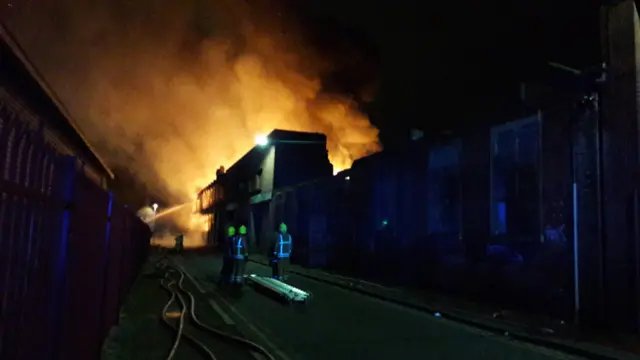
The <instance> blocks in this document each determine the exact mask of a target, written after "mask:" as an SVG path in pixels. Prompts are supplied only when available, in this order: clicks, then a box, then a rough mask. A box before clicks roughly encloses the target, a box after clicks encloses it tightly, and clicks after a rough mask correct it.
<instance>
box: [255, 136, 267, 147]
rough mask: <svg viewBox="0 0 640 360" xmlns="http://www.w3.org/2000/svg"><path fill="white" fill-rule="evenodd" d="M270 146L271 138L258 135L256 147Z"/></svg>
mask: <svg viewBox="0 0 640 360" xmlns="http://www.w3.org/2000/svg"><path fill="white" fill-rule="evenodd" d="M267 144H269V138H267V137H266V136H264V135H258V136H256V145H258V146H265V145H267Z"/></svg>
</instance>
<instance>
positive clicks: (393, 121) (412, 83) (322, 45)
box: [0, 0, 600, 182]
mask: <svg viewBox="0 0 640 360" xmlns="http://www.w3.org/2000/svg"><path fill="white" fill-rule="evenodd" d="M219 1H220V2H223V1H222V0H219ZM237 1H238V2H240V1H245V2H246V3H248V4H252V3H260V6H263V7H264V6H266V5H265V4H266V3H267V2H268V1H270V0H237ZM273 1H284V2H286V4H287V5H288V7H289V8H290V9H293V10H295V11H294V13H295V14H297V16H295V17H296V18H297V20H298V22H299V23H301V24H302V29H303V30H302V32H303V33H304V35H305V36H306V38H307V40H309V44H311V45H312V47H314V48H316V49H319V50H320V51H321V52H322V53H323V54H329V55H330V57H331V58H332V59H333V67H332V70H333V71H330V72H325V73H324V75H323V79H322V80H323V81H322V84H323V89H325V90H328V91H334V92H339V93H347V94H351V95H353V97H355V98H362V97H366V96H364V95H365V93H366V94H369V93H370V91H364V90H371V89H375V88H376V87H375V86H374V85H376V83H377V85H378V86H377V89H378V91H377V92H376V94H375V100H374V101H373V102H371V103H369V104H366V105H364V109H366V111H367V112H368V114H369V115H370V118H371V120H372V122H373V123H374V124H375V125H376V126H378V127H379V128H380V129H381V135H380V137H381V139H382V141H383V144H384V145H385V146H388V145H389V144H392V143H394V142H402V141H404V140H405V139H406V138H407V133H408V129H409V128H410V127H412V126H413V127H419V128H422V129H425V130H430V129H434V130H437V129H442V128H450V127H451V126H455V125H456V124H457V125H464V124H467V123H469V122H473V121H474V119H476V118H477V117H478V116H477V114H480V113H483V112H486V111H487V109H488V108H492V107H493V108H495V107H496V106H497V105H496V104H498V103H499V102H498V99H499V98H502V99H504V98H513V99H517V96H518V86H517V84H518V82H519V81H521V80H526V81H529V80H533V79H535V80H538V79H541V78H544V76H546V75H547V72H548V68H547V66H546V65H545V63H546V62H547V61H555V62H559V63H563V64H566V65H569V66H571V67H575V68H582V67H585V66H593V65H596V64H598V63H599V62H600V59H599V52H600V49H599V24H598V3H597V2H595V1H590V0H582V1H580V0H566V1H552V0H537V1H535V0H520V1H495V0H488V1H466V0H465V1H443V2H424V1H408V0H376V1H370V0H349V1H344V0H305V1H302V0H273ZM96 2H99V1H97V0H96ZM51 3H65V4H67V5H65V6H67V7H68V6H72V8H78V9H79V10H78V13H85V12H92V13H93V16H99V15H96V12H99V11H100V10H96V7H95V6H91V5H90V2H89V1H86V2H80V1H79V2H78V3H75V2H73V1H69V0H42V2H40V1H36V0H0V4H2V7H1V8H0V9H1V10H0V11H1V12H0V14H1V15H2V17H3V21H6V22H9V23H11V22H12V21H14V19H19V21H20V22H21V23H20V24H17V25H18V26H17V27H18V28H23V29H26V28H32V29H37V28H38V27H39V26H40V25H41V24H38V23H33V21H32V23H29V21H30V19H31V17H30V16H28V15H25V14H23V15H22V16H14V18H12V14H16V13H17V12H19V11H20V10H21V9H22V8H30V9H36V10H37V9H38V8H43V6H45V5H47V4H49V5H50V4H51ZM102 3H104V1H103V2H102ZM121 3H123V4H124V2H121ZM193 3H194V4H196V5H195V7H194V8H193V9H190V10H184V11H185V14H182V15H183V18H189V16H192V15H188V14H187V13H188V11H195V12H197V13H198V14H204V13H206V11H198V10H197V7H198V6H202V7H203V9H204V8H206V7H207V6H209V5H211V3H210V2H209V0H194V1H193ZM8 4H12V6H11V7H9V6H8ZM76 4H77V5H76ZM127 4H129V3H127ZM132 4H134V5H132V6H133V7H134V8H135V11H136V13H135V16H131V14H130V13H126V11H125V13H123V14H122V16H125V17H126V16H127V15H128V16H129V17H131V19H129V20H127V21H129V23H130V24H129V25H130V26H131V27H132V28H133V29H135V26H136V24H137V22H136V21H137V20H136V19H137V18H136V16H137V17H142V18H145V16H146V17H149V18H153V16H158V17H162V16H168V15H167V14H166V13H169V14H170V13H171V11H173V10H171V9H169V8H171V7H175V8H176V9H177V10H179V11H182V9H181V7H182V8H185V7H186V3H184V4H185V6H183V4H182V3H175V2H173V3H172V2H169V1H167V2H162V3H161V2H160V1H158V2H155V1H154V2H149V1H148V4H147V3H144V2H142V1H140V2H134V3H132ZM146 4H147V5H146ZM162 4H164V5H162ZM161 5H162V6H164V7H166V8H167V9H164V10H163V9H155V10H156V11H157V12H158V14H153V13H152V11H151V10H149V11H148V10H146V8H145V6H149V7H150V8H152V7H159V6H161ZM165 5H166V6H165ZM267 5H268V4H267ZM103 6H104V4H103ZM260 6H256V8H259V7H260ZM192 7H193V6H192ZM97 9H100V8H97ZM194 9H195V10H194ZM152 10H153V9H152ZM41 12H42V11H41ZM146 13H149V14H146ZM116 15H117V14H116V13H110V15H109V16H116ZM219 15H220V14H218V20H219V21H220V20H221V19H222V20H221V21H222V22H224V21H225V20H224V19H225V17H224V16H222V17H220V16H219ZM168 17H169V18H170V16H168ZM132 19H133V20H132ZM193 19H195V20H192V21H195V22H198V24H197V26H195V27H197V28H198V30H197V32H201V33H207V32H210V31H212V30H211V27H212V25H210V24H211V23H212V20H211V19H208V18H206V17H203V16H200V17H198V16H196V17H194V18H193ZM71 20H74V21H76V25H77V22H78V21H80V20H82V19H78V18H75V19H71ZM152 20H153V19H152ZM48 21H49V23H48V26H55V27H65V26H69V23H71V25H73V21H71V22H70V19H65V18H62V17H61V18H59V19H58V18H55V19H48ZM88 21H89V20H87V19H85V20H84V22H88ZM151 22H152V23H154V24H155V26H160V27H161V28H158V31H157V33H167V30H166V28H167V27H170V26H176V24H178V23H176V24H171V23H169V24H165V23H164V22H162V21H151ZM96 26H97V25H96ZM93 30H94V33H95V34H96V36H97V37H96V38H95V39H94V40H95V41H96V42H97V43H107V44H111V45H113V44H115V45H114V46H115V48H117V49H120V50H121V51H124V50H122V48H123V46H122V45H118V44H119V43H120V42H121V40H120V39H118V38H115V39H113V36H111V38H112V39H109V34H106V33H105V34H102V35H101V34H100V33H99V32H96V31H95V29H93ZM139 30H144V31H146V32H145V33H144V34H142V32H141V31H138V33H137V34H135V36H133V37H134V38H135V37H137V38H144V39H149V41H147V40H144V43H151V45H149V44H147V46H150V47H153V46H154V45H153V41H156V42H157V41H162V37H160V36H155V35H156V33H154V32H153V31H150V32H149V29H139ZM39 31H44V33H43V34H44V36H46V35H47V33H46V31H47V30H46V29H40V30H39ZM144 31H143V32H144ZM116 32H117V33H126V32H123V31H122V29H119V31H116ZM33 33H35V34H37V32H34V31H32V34H33ZM147 33H148V34H149V35H147ZM80 35H82V34H80ZM120 36H122V34H120ZM125 36H127V35H125ZM154 36H155V37H157V39H151V38H152V37H154ZM164 36H165V37H167V35H166V34H165V35H164ZM76 37H80V38H82V36H76ZM167 38H169V39H171V37H170V36H168V37H167ZM105 39H107V40H111V41H112V42H111V43H109V42H108V41H106V40H105ZM58 40H60V39H58ZM82 40H85V39H82ZM125 40H126V39H125ZM136 40H140V39H136ZM140 41H142V40H140ZM198 41H199V38H198V37H197V36H196V37H194V38H193V43H194V44H196V43H197V42H198ZM132 43H133V42H132ZM65 45H69V44H65V43H64V42H63V43H61V44H60V46H49V48H50V49H48V50H47V51H49V53H48V54H51V56H53V57H55V56H56V55H58V54H57V53H56V50H55V48H56V47H59V48H61V49H62V48H65ZM92 45H95V44H92ZM69 46H70V45H69ZM69 46H67V47H69ZM52 49H53V50H52ZM184 49H185V51H186V52H187V53H188V51H190V50H189V44H186V45H184ZM35 50H36V51H35V52H36V53H37V49H35ZM76 50H82V49H76ZM125 50H126V48H125ZM61 51H62V50H61ZM44 53H47V52H44ZM83 56H84V58H83V57H80V58H77V59H74V60H75V61H76V62H79V63H76V64H72V63H71V62H70V61H68V60H65V61H61V62H60V61H59V63H58V64H59V65H60V66H61V67H67V69H66V71H69V69H71V70H72V74H73V73H74V72H76V73H80V72H79V69H78V71H76V68H82V67H84V68H86V67H87V64H88V63H92V62H91V61H96V60H104V59H100V58H93V60H91V61H88V60H86V59H92V58H91V57H90V56H87V54H84V55H83ZM42 58H43V56H39V59H38V60H39V61H40V63H41V64H42V65H44V66H45V67H46V65H47V64H46V60H47V59H46V56H44V58H45V59H44V60H43V59H42ZM83 59H85V60H83ZM114 59H115V60H114ZM114 59H108V60H105V61H106V62H113V61H117V62H122V63H126V62H127V55H125V54H124V53H123V54H120V56H118V57H115V58H114ZM58 60H59V59H58ZM43 61H44V62H43ZM52 62H53V60H52V61H50V63H52ZM102 65H103V68H106V70H111V69H109V67H108V66H105V65H104V64H102ZM191 65H196V66H197V63H194V64H191ZM57 66H58V65H52V66H50V68H52V69H57ZM84 70H85V71H86V69H84ZM142 70H144V69H142ZM51 71H54V70H51ZM136 71H138V72H140V69H136ZM60 73H63V71H62V70H61V71H60ZM87 74H89V75H91V76H86V80H87V81H86V84H91V83H92V82H100V81H99V79H97V78H95V79H94V78H93V77H94V76H99V74H91V73H90V72H87ZM109 75H111V76H113V74H107V75H106V76H104V77H108V76H109ZM54 77H55V74H54ZM58 77H60V76H58ZM129 77H130V76H129ZM120 79H125V80H127V79H128V77H127V76H125V77H121V78H120ZM54 80H55V79H54ZM54 82H55V81H54ZM58 83H61V84H63V86H67V84H68V83H70V82H68V81H66V80H65V79H64V78H63V79H58ZM83 83H84V82H82V81H80V82H75V84H77V87H82V84H83ZM363 89H364V90H363ZM59 90H60V91H61V92H63V93H64V92H66V93H70V94H73V93H74V91H76V90H80V91H82V89H71V90H69V89H64V88H62V89H59ZM72 98H73V95H72V96H70V97H68V99H69V100H67V101H73V100H72ZM98 98H99V97H98ZM92 100H94V101H96V99H92ZM98 100H99V99H98ZM141 104H142V102H141ZM69 105H71V106H70V107H71V108H74V106H73V105H74V104H69ZM85 108H86V106H85ZM106 110H108V112H117V111H118V109H106ZM106 110H105V111H106ZM90 115H92V114H90ZM93 115H95V114H93ZM94 117H95V116H94ZM98 120H99V119H98ZM98 120H92V121H98ZM194 126H195V125H194ZM145 129H146V128H145ZM101 131H102V130H101ZM172 134H174V135H175V133H172ZM145 136H146V137H148V136H149V135H148V134H146V133H145ZM174 137H175V136H174ZM185 143H188V144H191V142H190V141H185ZM132 144H133V145H135V144H137V143H135V142H134V143H132ZM130 145H131V144H130ZM133 145H132V146H133ZM125 150H127V149H125ZM184 151H186V150H184ZM125 152H126V151H125ZM128 152H130V153H132V154H133V155H139V154H140V152H141V151H139V149H138V148H137V147H135V146H134V148H133V150H132V149H128ZM192 152H193V151H192ZM183 158H184V157H183ZM218 165H219V164H218V163H216V164H214V165H213V166H212V168H213V169H215V168H217V166H218ZM198 166H201V165H198ZM161 170H162V171H160V170H158V168H157V167H156V168H155V169H154V170H153V171H155V173H153V171H151V172H149V171H147V175H148V176H146V175H145V176H146V177H147V178H148V179H155V178H157V177H158V176H157V174H158V173H163V172H167V171H168V172H170V171H169V170H171V169H164V168H163V169H161ZM138 175H139V174H138ZM136 176H137V175H136ZM185 176H186V175H185ZM143 177H144V176H143ZM149 181H153V180H148V181H147V182H149Z"/></svg>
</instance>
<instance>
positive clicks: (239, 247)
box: [233, 236, 247, 260]
mask: <svg viewBox="0 0 640 360" xmlns="http://www.w3.org/2000/svg"><path fill="white" fill-rule="evenodd" d="M233 245H234V246H233V257H234V258H236V259H240V260H243V259H244V256H245V254H246V253H247V237H246V236H237V237H236V238H235V239H234V244H233Z"/></svg>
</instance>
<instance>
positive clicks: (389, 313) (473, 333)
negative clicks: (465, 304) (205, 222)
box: [119, 254, 580, 360]
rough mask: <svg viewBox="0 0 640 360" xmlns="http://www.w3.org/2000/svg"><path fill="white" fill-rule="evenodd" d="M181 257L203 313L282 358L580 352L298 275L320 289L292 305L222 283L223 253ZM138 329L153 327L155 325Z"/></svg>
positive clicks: (533, 357) (301, 284) (294, 279)
mask: <svg viewBox="0 0 640 360" xmlns="http://www.w3.org/2000/svg"><path fill="white" fill-rule="evenodd" d="M174 261H175V262H176V263H177V264H179V266H180V267H181V268H182V269H183V270H185V271H186V273H187V274H189V276H190V281H195V282H196V283H197V284H198V285H197V287H196V286H193V287H191V289H193V291H194V292H196V293H201V294H204V296H202V297H201V299H202V301H201V302H200V303H199V305H198V310H197V312H198V313H199V314H202V315H200V317H203V316H206V318H207V319H208V321H210V322H211V323H212V324H219V326H221V327H222V328H225V329H226V331H230V330H229V329H232V328H234V327H235V328H237V330H239V331H240V332H241V333H242V334H244V335H245V336H246V337H247V338H249V339H251V340H253V341H255V342H256V343H259V344H261V345H262V346H263V347H264V348H265V349H267V350H268V351H269V352H270V353H271V354H272V355H273V356H274V357H275V358H277V359H279V360H297V359H310V360H316V359H317V360H320V359H345V360H346V359H357V358H363V359H372V360H377V359H407V360H410V359H416V360H417V359H424V358H436V359H469V358H474V359H530V360H537V359H540V360H542V359H580V358H579V357H574V356H569V355H567V354H563V353H560V352H557V351H553V350H549V349H545V348H542V347H538V346H534V345H530V344H527V343H523V342H519V341H515V340H512V339H510V338H509V337H508V336H505V335H501V334H500V335H499V334H493V333H490V332H486V331H482V330H479V329H476V328H473V327H469V326H465V325H461V324H458V323H456V322H452V321H449V320H445V319H443V318H440V317H437V316H434V314H430V313H426V312H420V311H416V310H412V309H408V308H404V307H402V306H399V305H395V304H392V303H389V302H385V301H383V300H378V299H374V298H372V297H368V296H365V295H362V294H359V293H355V292H351V291H348V290H344V289H341V288H338V287H335V286H331V285H328V284H324V283H320V282H317V281H314V280H310V279H308V278H305V277H302V276H297V275H295V274H292V275H291V276H290V284H292V285H294V286H296V287H298V288H300V289H304V290H305V291H308V292H311V293H312V294H313V298H312V300H311V301H310V302H309V303H307V304H298V305H295V304H294V305H290V304H288V303H287V302H283V301H282V300H279V299H278V298H277V297H272V296H269V294H268V293H264V292H261V291H256V289H255V288H254V287H251V286H250V285H247V286H245V287H244V288H243V289H242V290H237V289H231V290H225V289H224V288H223V289H220V288H219V287H218V286H216V281H217V278H218V272H219V268H220V266H221V259H220V258H219V257H217V256H212V255H195V254H188V255H185V256H179V257H176V258H174ZM247 273H252V274H259V275H269V273H270V269H269V268H268V267H267V266H265V265H262V264H259V263H256V262H250V263H249V264H248V266H247ZM134 294H135V293H134ZM225 323H226V324H225ZM223 324H225V325H223ZM228 325H231V326H228ZM138 331H140V332H144V333H145V334H146V336H148V334H149V328H146V329H145V328H140V329H139V330H138ZM151 331H152V332H153V331H161V329H158V328H153V329H152V330H151ZM141 335H142V334H141ZM133 339H136V337H132V338H131V340H130V341H134V340H133ZM121 341H122V342H125V343H126V342H127V340H126V339H123V340H121ZM119 346H122V347H123V348H126V347H129V346H131V344H120V345H119ZM167 346H168V344H166V345H165V346H164V347H167ZM212 349H214V351H215V348H212ZM240 349H241V348H238V352H239V353H240V354H241V353H242V351H241V350H240ZM223 351H225V352H223V353H222V354H219V355H218V358H219V359H227V358H228V359H231V358H239V357H233V356H232V355H231V354H232V353H230V352H229V350H228V348H227V349H225V350H223ZM234 356H240V355H234ZM185 359H187V360H189V359H191V358H185Z"/></svg>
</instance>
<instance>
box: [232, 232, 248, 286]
mask: <svg viewBox="0 0 640 360" xmlns="http://www.w3.org/2000/svg"><path fill="white" fill-rule="evenodd" d="M238 233H239V235H238V236H236V237H235V238H234V244H233V245H234V246H233V275H232V276H231V283H233V284H237V285H242V284H243V283H244V269H245V264H246V261H247V259H248V258H249V252H248V248H247V227H246V226H244V225H242V226H240V228H239V229H238Z"/></svg>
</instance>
